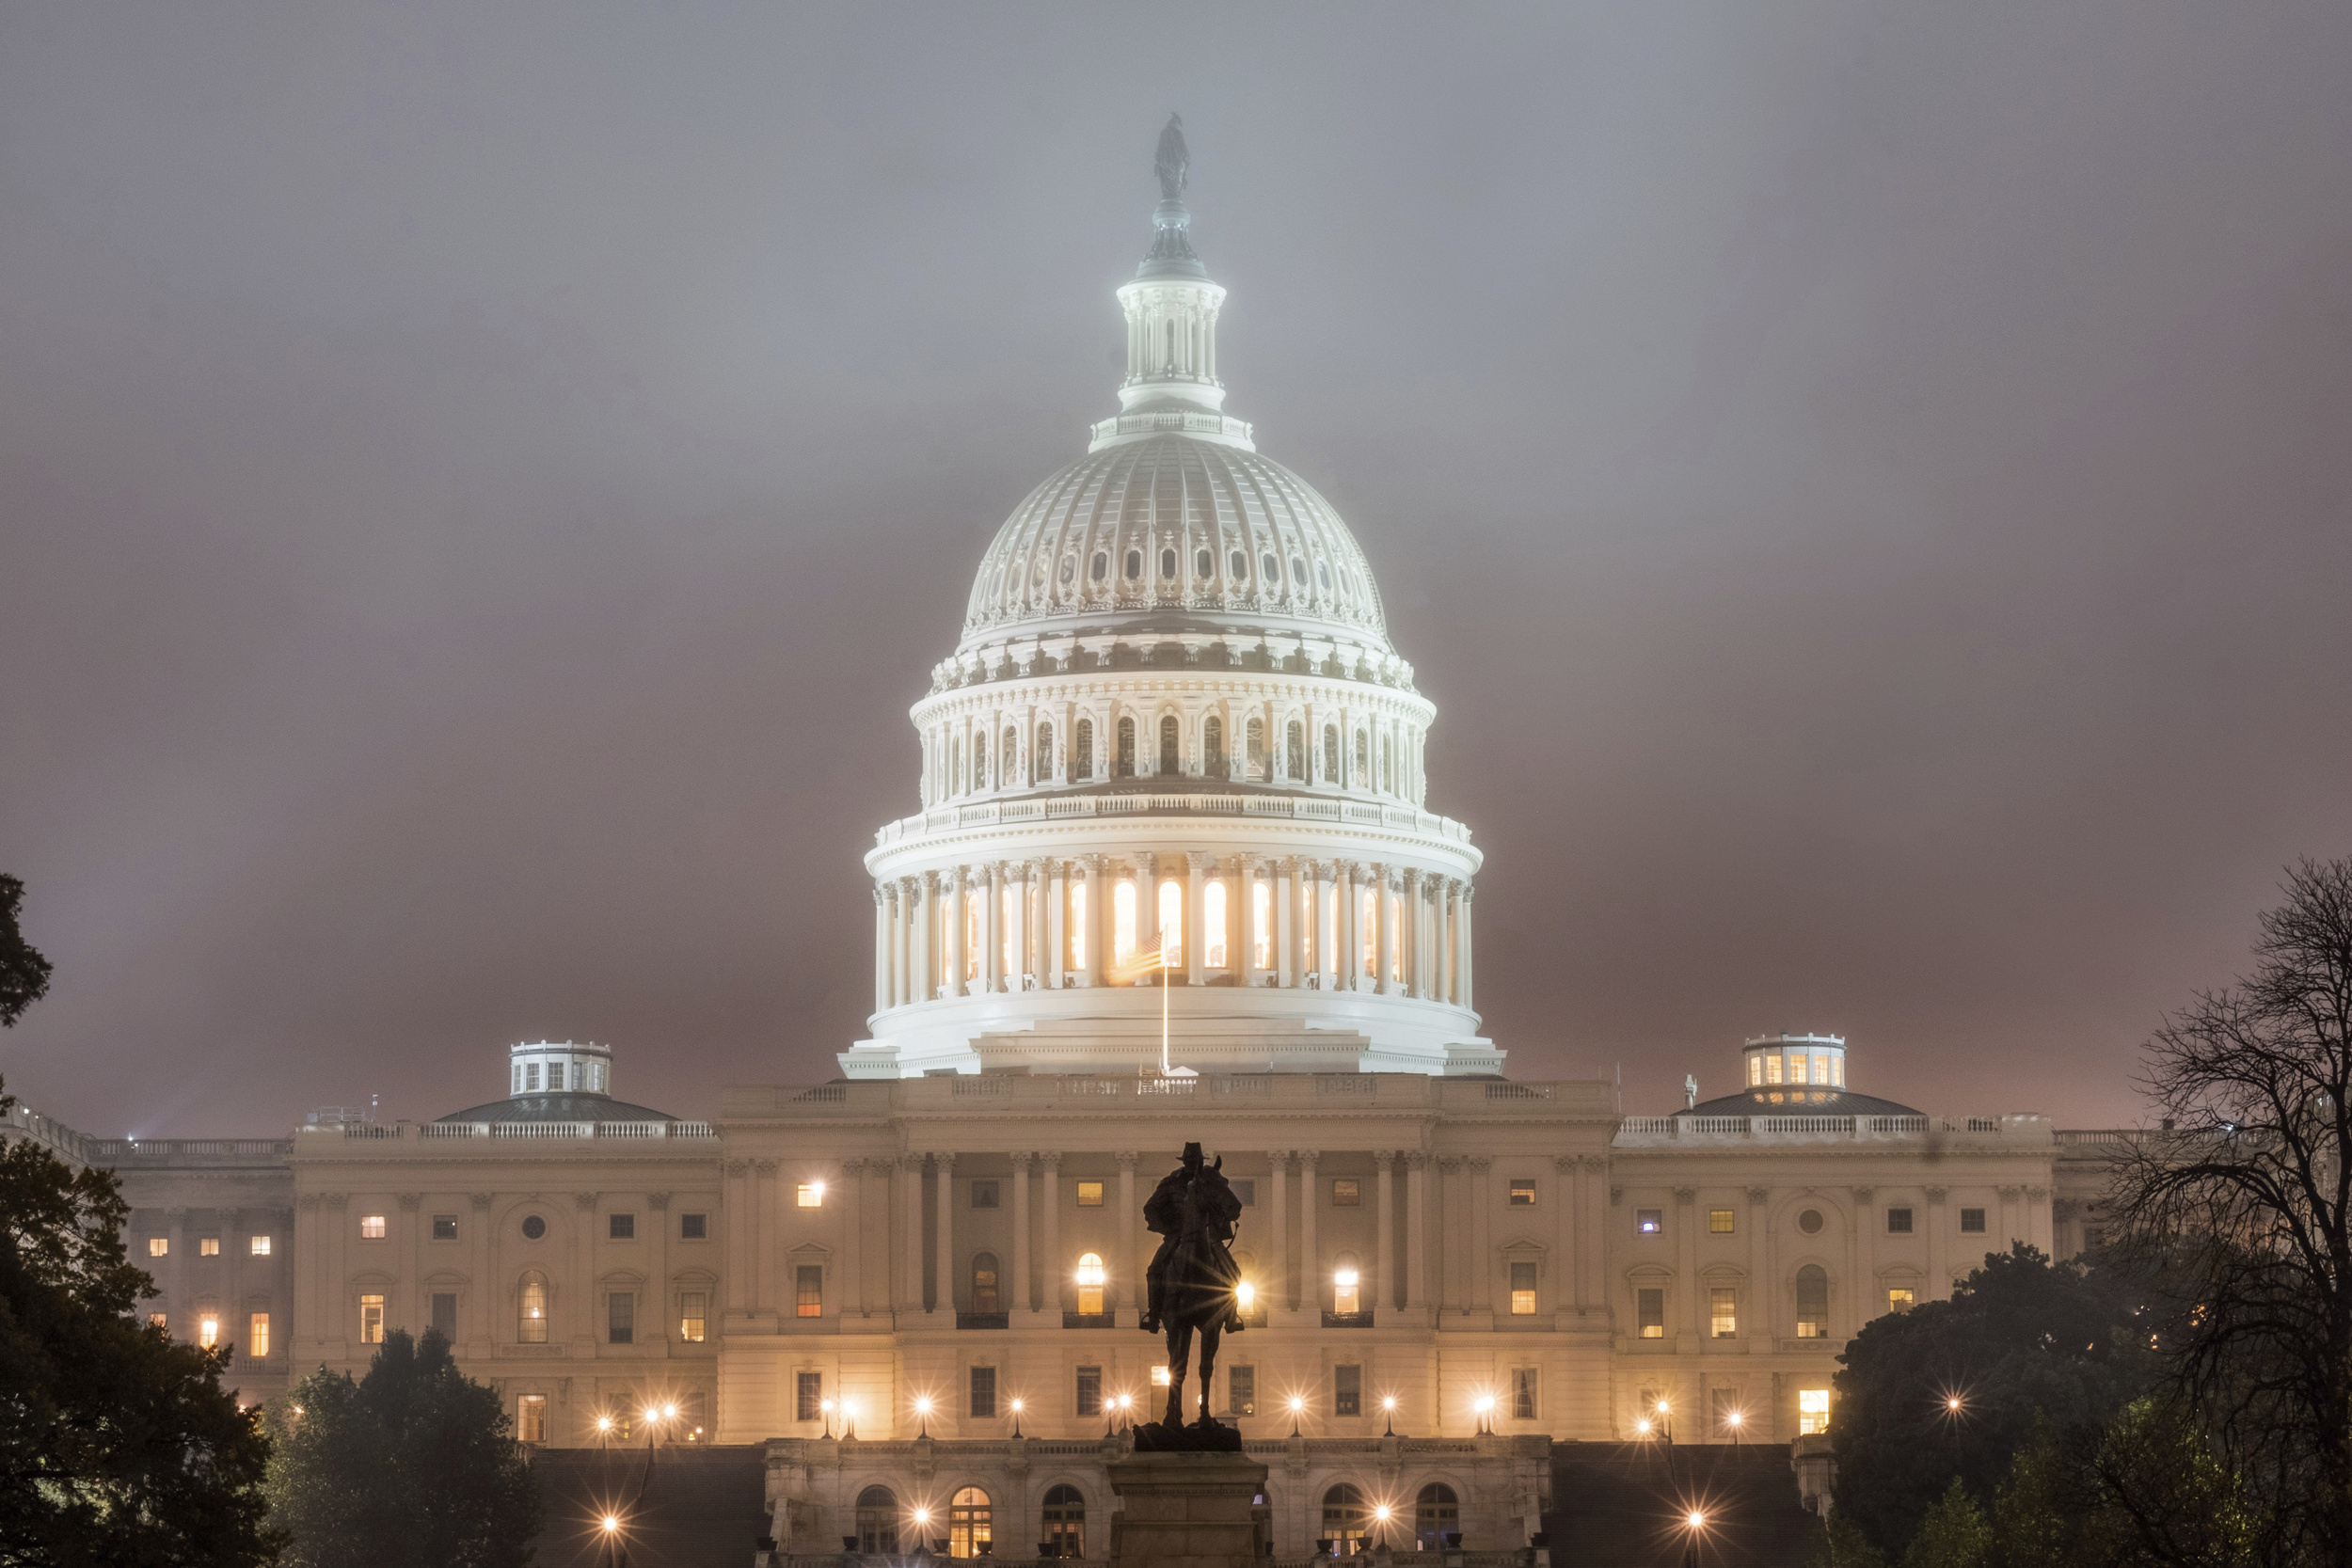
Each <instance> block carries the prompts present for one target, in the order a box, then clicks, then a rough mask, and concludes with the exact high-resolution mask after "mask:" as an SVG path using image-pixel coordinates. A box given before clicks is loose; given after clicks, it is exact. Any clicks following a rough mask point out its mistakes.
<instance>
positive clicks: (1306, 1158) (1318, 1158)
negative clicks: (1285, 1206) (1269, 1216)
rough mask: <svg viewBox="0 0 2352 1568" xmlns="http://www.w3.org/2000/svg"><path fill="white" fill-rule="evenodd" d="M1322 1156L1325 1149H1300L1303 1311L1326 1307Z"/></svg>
mask: <svg viewBox="0 0 2352 1568" xmlns="http://www.w3.org/2000/svg"><path fill="white" fill-rule="evenodd" d="M1322 1160H1323V1151H1322V1150H1321V1149H1315V1148H1302V1149H1300V1150H1299V1151H1298V1305H1299V1308H1300V1309H1301V1310H1302V1311H1308V1312H1315V1313H1320V1312H1321V1311H1322V1310H1323V1301H1324V1295H1323V1259H1322V1249H1321V1248H1320V1247H1318V1246H1317V1245H1316V1244H1315V1211H1316V1209H1317V1208H1318V1207H1319V1206H1320V1205H1321V1203H1322V1199H1323V1193H1322V1189H1321V1183H1320V1181H1319V1180H1318V1179H1317V1176H1316V1167H1317V1166H1318V1165H1319V1164H1321V1163H1322ZM1317 1321H1318V1322H1320V1321H1321V1319H1320V1318H1318V1319H1317Z"/></svg>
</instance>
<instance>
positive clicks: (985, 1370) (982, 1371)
mask: <svg viewBox="0 0 2352 1568" xmlns="http://www.w3.org/2000/svg"><path fill="white" fill-rule="evenodd" d="M971 1408H972V1418H973V1419H975V1420H993V1419H994V1418H995V1416H996V1369H995V1368H993V1367H975V1368H973V1369H972V1406H971Z"/></svg>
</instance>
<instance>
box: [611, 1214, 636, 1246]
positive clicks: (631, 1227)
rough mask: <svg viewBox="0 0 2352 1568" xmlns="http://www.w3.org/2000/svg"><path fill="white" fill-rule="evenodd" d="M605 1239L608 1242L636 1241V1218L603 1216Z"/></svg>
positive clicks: (632, 1215)
mask: <svg viewBox="0 0 2352 1568" xmlns="http://www.w3.org/2000/svg"><path fill="white" fill-rule="evenodd" d="M605 1237H606V1239H607V1240H608V1241H614V1242H633V1241H635V1240H636V1239H637V1216H636V1215H634V1214H608V1215H606V1216H605Z"/></svg>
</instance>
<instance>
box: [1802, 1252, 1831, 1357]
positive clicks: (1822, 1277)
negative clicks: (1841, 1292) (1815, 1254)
mask: <svg viewBox="0 0 2352 1568" xmlns="http://www.w3.org/2000/svg"><path fill="white" fill-rule="evenodd" d="M1797 1338H1800V1339H1826V1338H1829V1275H1827V1274H1826V1273H1824V1272H1823V1270H1822V1268H1821V1265H1820V1264H1819V1263H1807V1264H1806V1265H1805V1266H1804V1268H1801V1269H1799V1270H1798V1271H1797Z"/></svg>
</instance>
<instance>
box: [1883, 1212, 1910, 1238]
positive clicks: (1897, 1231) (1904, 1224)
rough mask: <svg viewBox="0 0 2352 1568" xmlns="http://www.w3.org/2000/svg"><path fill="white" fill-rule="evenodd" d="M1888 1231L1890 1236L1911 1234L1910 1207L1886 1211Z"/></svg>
mask: <svg viewBox="0 0 2352 1568" xmlns="http://www.w3.org/2000/svg"><path fill="white" fill-rule="evenodd" d="M1886 1233H1887V1234H1888V1235H1889V1236H1908V1235H1910V1234H1911V1211H1910V1210H1908V1209H1889V1210H1888V1211H1887V1212H1886Z"/></svg>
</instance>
